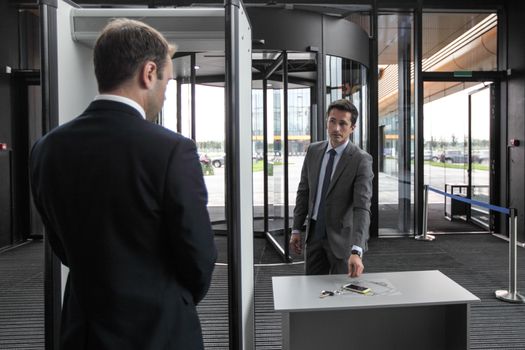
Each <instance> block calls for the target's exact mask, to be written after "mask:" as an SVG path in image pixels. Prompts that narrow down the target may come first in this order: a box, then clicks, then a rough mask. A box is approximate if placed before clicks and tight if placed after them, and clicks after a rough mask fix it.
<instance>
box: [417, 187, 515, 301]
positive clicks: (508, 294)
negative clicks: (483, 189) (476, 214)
mask: <svg viewBox="0 0 525 350" xmlns="http://www.w3.org/2000/svg"><path fill="white" fill-rule="evenodd" d="M423 187H424V192H423V205H424V208H423V234H421V235H417V236H415V239H417V240H419V241H427V242H429V241H433V240H434V239H435V236H432V235H429V234H427V221H428V191H432V192H435V193H438V194H442V195H444V196H445V197H450V198H452V199H455V200H457V201H460V202H464V203H467V204H471V205H472V204H473V205H477V206H480V207H484V208H487V209H489V210H493V211H497V212H499V213H502V214H505V215H508V216H509V289H508V290H503V289H500V290H496V291H495V295H496V298H498V299H500V300H502V301H506V302H509V303H516V304H525V296H523V295H522V294H520V293H519V292H518V289H517V281H518V276H517V275H518V273H517V271H518V266H517V246H518V245H517V236H518V225H517V217H518V213H517V210H516V209H515V208H504V207H500V206H497V205H492V204H489V203H485V202H480V201H477V200H474V199H469V198H465V197H461V196H457V195H454V194H451V193H447V192H444V191H441V190H438V189H437V188H433V187H430V186H429V185H424V186H423Z"/></svg>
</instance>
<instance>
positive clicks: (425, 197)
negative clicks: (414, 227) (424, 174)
mask: <svg viewBox="0 0 525 350" xmlns="http://www.w3.org/2000/svg"><path fill="white" fill-rule="evenodd" d="M423 188H424V190H423V222H422V224H423V233H422V234H421V235H419V236H415V237H414V238H415V239H417V240H418V241H427V242H430V241H433V240H434V239H436V236H434V235H428V234H427V222H428V185H424V186H423Z"/></svg>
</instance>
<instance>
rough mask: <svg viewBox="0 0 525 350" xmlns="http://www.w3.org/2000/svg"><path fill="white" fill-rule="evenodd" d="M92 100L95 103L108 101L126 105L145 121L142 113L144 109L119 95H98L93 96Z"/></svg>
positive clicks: (144, 113)
mask: <svg viewBox="0 0 525 350" xmlns="http://www.w3.org/2000/svg"><path fill="white" fill-rule="evenodd" d="M94 100H95V101H97V100H108V101H114V102H121V103H124V104H127V105H128V106H130V107H133V108H135V109H136V110H137V111H138V112H139V113H140V115H141V116H142V118H144V119H146V112H144V108H142V106H141V105H139V104H138V103H137V102H136V101H134V100H132V99H130V98H127V97H124V96H119V95H111V94H100V95H97V96H95V98H94Z"/></svg>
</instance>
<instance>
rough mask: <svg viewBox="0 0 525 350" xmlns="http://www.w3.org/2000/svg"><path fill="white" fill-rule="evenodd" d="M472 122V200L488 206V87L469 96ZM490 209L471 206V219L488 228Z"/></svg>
mask: <svg viewBox="0 0 525 350" xmlns="http://www.w3.org/2000/svg"><path fill="white" fill-rule="evenodd" d="M469 98H470V123H471V134H470V143H471V158H470V166H471V169H472V170H471V185H470V186H471V198H472V199H474V200H477V201H480V202H484V203H490V110H491V108H490V107H491V106H490V87H488V86H487V87H483V88H481V89H480V90H476V91H473V92H472V93H471V94H470V96H469ZM489 214H490V213H489V210H488V209H486V208H483V207H479V206H476V205H473V206H471V211H470V217H471V219H472V220H473V221H475V222H476V223H478V224H480V225H482V226H484V227H486V228H488V227H489V223H490V217H489Z"/></svg>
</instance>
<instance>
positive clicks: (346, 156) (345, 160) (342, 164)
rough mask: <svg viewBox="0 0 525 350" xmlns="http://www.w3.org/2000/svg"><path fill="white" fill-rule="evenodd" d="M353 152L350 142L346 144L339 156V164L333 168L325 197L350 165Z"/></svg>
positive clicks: (353, 147)
mask: <svg viewBox="0 0 525 350" xmlns="http://www.w3.org/2000/svg"><path fill="white" fill-rule="evenodd" d="M354 150H355V146H354V144H353V143H352V142H351V141H350V142H348V145H347V146H346V148H345V149H344V151H343V154H341V158H340V159H339V162H337V167H336V168H335V172H334V176H332V180H331V181H330V185H329V186H328V190H327V191H326V195H327V196H328V194H330V191H332V188H334V186H335V184H336V183H337V180H338V179H339V177H340V176H341V174H342V173H343V170H344V169H345V168H346V166H347V165H348V164H349V163H350V160H351V158H352V154H353V153H354Z"/></svg>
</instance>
